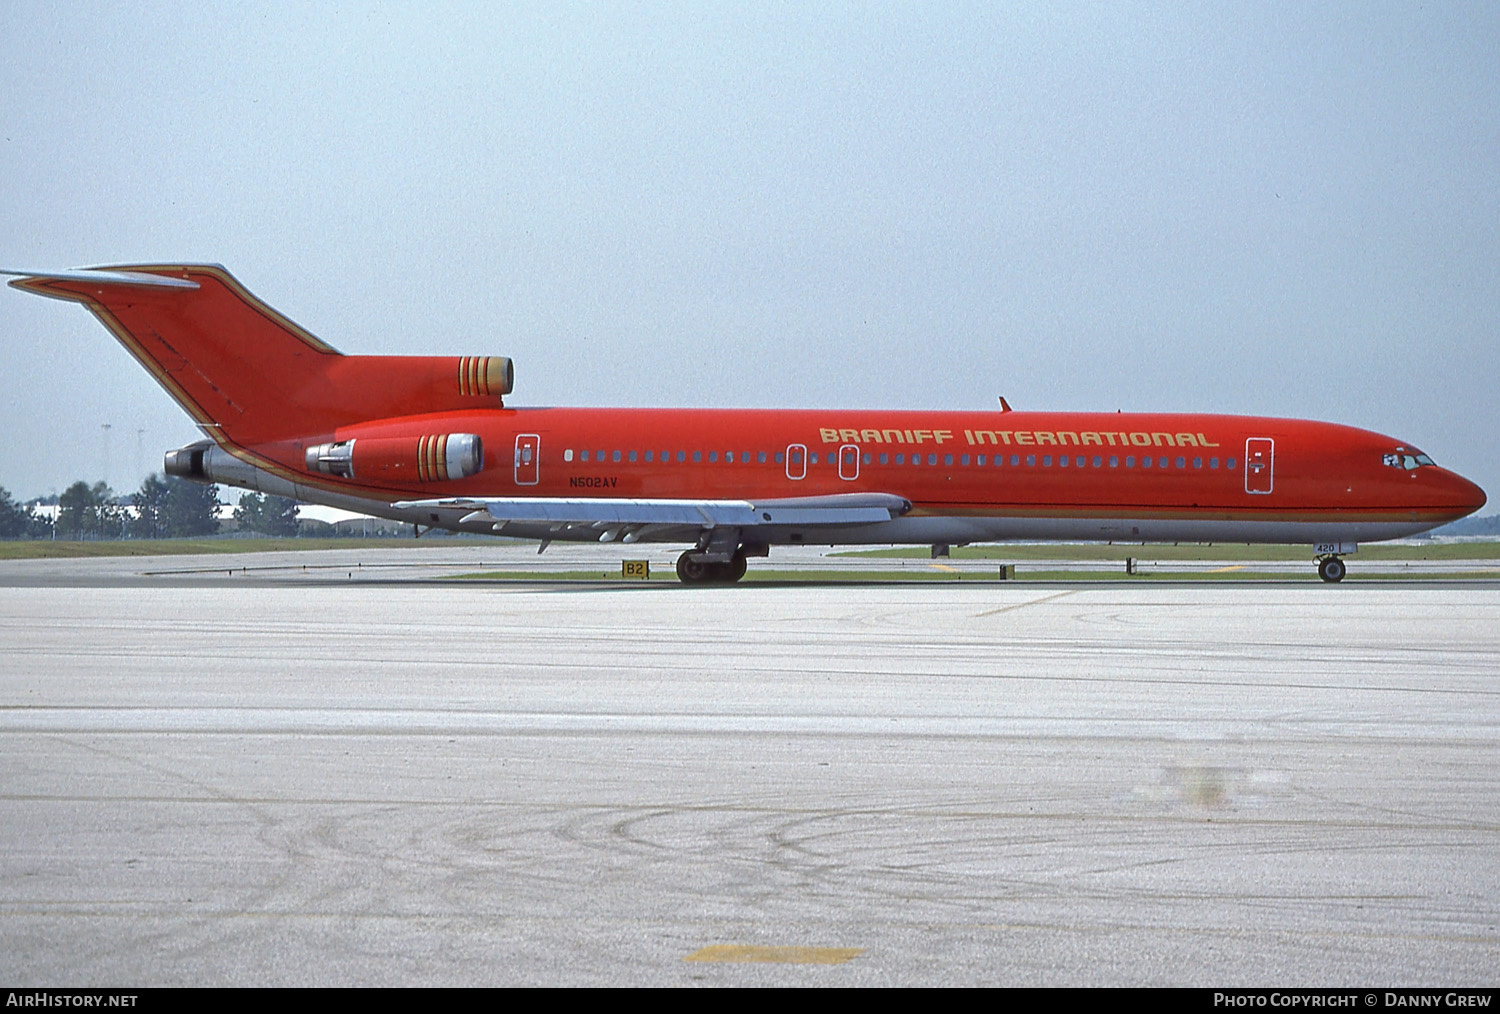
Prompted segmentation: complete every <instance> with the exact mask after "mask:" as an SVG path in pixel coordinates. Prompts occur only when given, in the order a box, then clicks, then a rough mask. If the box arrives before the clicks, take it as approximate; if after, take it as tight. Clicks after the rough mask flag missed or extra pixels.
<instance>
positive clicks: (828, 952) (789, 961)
mask: <svg viewBox="0 0 1500 1014" xmlns="http://www.w3.org/2000/svg"><path fill="white" fill-rule="evenodd" d="M864 952H865V949H864V948H863V947H756V946H754V945H752V944H712V945H710V946H708V947H703V948H700V949H699V950H696V951H694V952H693V953H692V954H689V955H688V956H687V957H685V958H683V959H682V960H683V961H721V962H737V963H740V964H774V965H842V964H843V963H844V962H846V961H848V960H850V959H851V958H857V957H859V956H860V955H861V954H863V953H864Z"/></svg>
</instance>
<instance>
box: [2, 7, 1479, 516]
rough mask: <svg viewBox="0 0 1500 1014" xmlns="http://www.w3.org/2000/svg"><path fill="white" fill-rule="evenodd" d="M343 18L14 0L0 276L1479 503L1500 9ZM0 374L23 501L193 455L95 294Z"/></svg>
mask: <svg viewBox="0 0 1500 1014" xmlns="http://www.w3.org/2000/svg"><path fill="white" fill-rule="evenodd" d="M330 6H331V5H315V6H313V7H312V8H311V9H309V8H307V7H303V6H301V5H295V6H284V7H279V6H273V5H270V4H261V3H257V4H223V5H215V4H208V5H202V6H200V5H183V4H181V3H172V4H167V5H154V4H149V3H132V4H121V5H112V4H97V3H83V4H70V3H58V2H48V3H42V4H28V3H17V2H6V3H4V4H3V5H0V100H3V101H0V181H3V188H0V267H6V268H21V269H57V268H69V267H79V266H85V265H93V264H107V263H128V262H162V261H169V262H191V261H213V262H220V263H223V264H224V265H226V266H227V267H228V268H229V269H230V270H231V271H232V272H233V273H234V274H235V275H236V276H237V277H238V278H239V279H240V280H241V281H242V282H243V283H244V284H245V285H246V286H247V287H248V288H249V289H250V290H251V291H253V292H255V293H256V294H257V295H259V296H260V297H261V298H262V299H264V300H265V301H266V302H268V303H270V304H271V305H272V306H275V307H276V308H278V309H279V310H281V311H282V312H283V313H285V314H287V315H288V316H290V317H291V318H292V319H294V320H296V321H298V322H299V323H301V324H303V325H304V326H305V327H307V328H308V329H309V330H311V331H312V332H313V333H315V334H317V335H318V336H319V337H321V338H323V339H324V340H326V341H328V342H329V343H331V344H333V345H334V346H336V347H337V348H339V349H340V350H342V351H345V352H351V353H360V352H364V353H376V352H380V353H409V354H420V353H434V354H472V353H479V354H501V355H509V356H512V357H514V358H515V360H516V376H517V391H516V394H515V396H514V397H513V398H512V399H511V401H512V403H514V404H519V405H524V404H538V405H545V404H553V405H686V406H749V407H783V406H786V407H892V408H932V409H988V408H991V407H993V406H994V405H995V397H996V395H997V394H1004V395H1006V396H1007V398H1008V399H1009V401H1010V403H1011V404H1012V405H1013V406H1014V407H1016V408H1034V409H1105V410H1114V409H1117V408H1122V409H1125V410H1126V411H1137V410H1139V411H1152V410H1165V411H1211V412H1234V413H1244V414H1265V415H1286V416H1300V417H1308V418H1317V419H1326V420H1332V421H1337V422H1344V423H1350V424H1353V425H1356V426H1363V427H1366V428H1369V429H1374V430H1377V431H1380V432H1384V433H1388V434H1391V435H1393V436H1397V437H1400V438H1402V439H1404V440H1407V441H1411V442H1413V443H1415V444H1416V445H1417V446H1419V447H1421V448H1422V449H1424V450H1426V451H1427V452H1428V453H1430V454H1432V455H1433V456H1434V457H1435V458H1436V459H1437V460H1438V461H1439V462H1440V463H1442V464H1446V465H1449V466H1451V467H1453V468H1455V469H1457V470H1458V471H1460V472H1462V473H1464V474H1466V475H1468V476H1469V477H1470V478H1472V479H1474V480H1475V481H1477V482H1479V483H1480V484H1481V485H1483V486H1485V487H1486V489H1487V490H1488V491H1489V492H1490V493H1491V495H1492V497H1494V496H1497V495H1500V455H1497V453H1496V450H1495V447H1496V440H1497V438H1500V425H1497V421H1500V419H1497V416H1500V396H1497V395H1500V392H1497V387H1500V342H1497V341H1496V331H1497V328H1500V323H1497V321H1500V186H1497V184H1500V58H1497V54H1500V4H1495V3H1489V2H1476V3H1468V4H1454V3H1431V2H1428V3H1420V4H1419V3H1411V4H1379V3H1342V4H1333V5H1321V4H1311V3H1305V2H1297V3H1289V4H1272V3H1255V4H1235V5H1220V4H1211V3H1181V4H1161V5H1158V4H1146V5H1134V4H1105V5H1096V4H1087V5H1073V4H1068V3H1055V2H1049V3H1046V4H1037V5H1020V7H1019V9H1017V10H1012V11H1006V10H996V9H995V8H997V7H998V6H1000V5H996V4H992V3H986V4H976V5H938V4H926V3H924V4H910V5H905V4H902V5H889V6H885V5H877V4H873V3H857V4H852V5H848V6H840V5H836V4H832V3H824V2H819V3H815V4H792V5H779V4H770V3H754V4H750V3H734V4H707V3H684V4H631V5H628V6H615V5H580V6H566V5H563V4H560V3H553V2H548V3H536V4H524V5H518V6H515V7H502V6H500V5H496V4H484V5H474V6H470V5H454V6H440V5H436V4H433V3H421V4H412V5H378V6H375V5H371V6H366V5H360V4H345V5H340V6H339V8H338V9H334V10H331V9H329V8H330ZM0 357H3V362H0V365H3V369H0V385H3V394H0V397H3V399H4V400H3V406H4V408H3V411H4V416H3V418H4V423H5V439H4V441H3V445H0V485H3V486H5V487H6V488H8V489H9V490H10V491H11V492H12V493H14V494H16V495H17V496H18V497H30V496H34V495H37V494H43V493H48V492H52V491H59V490H61V489H62V488H64V487H65V486H66V485H67V484H69V483H70V482H72V481H73V480H74V479H77V478H80V477H82V478H87V479H90V480H94V479H98V478H101V477H104V478H107V479H108V481H109V482H110V483H111V484H112V485H113V486H115V487H116V488H117V489H121V490H131V489H134V488H135V487H136V486H138V485H139V483H140V480H141V479H142V478H143V477H144V476H145V474H146V473H147V472H149V471H152V470H155V469H159V468H160V462H161V452H162V451H163V450H165V449H167V448H171V447H176V446H179V445H181V444H184V443H188V442H190V441H192V440H194V439H196V438H197V431H196V430H195V428H194V427H193V426H192V425H191V424H190V423H189V422H188V420H187V417H186V416H185V415H184V414H183V413H182V412H181V411H180V410H179V409H177V407H176V406H175V405H174V404H173V403H172V402H171V401H170V399H168V398H167V396H166V395H165V393H164V392H162V391H161V389H160V388H158V387H157V386H156V385H155V383H154V382H153V381H151V380H150V378H149V377H148V376H147V375H146V374H145V372H144V371H143V370H141V369H140V368H139V367H138V366H137V365H136V364H135V363H134V361H133V360H132V359H131V358H130V357H129V356H128V355H127V354H126V353H125V351H124V350H123V349H121V348H120V347H119V345H117V344H116V343H115V341H114V340H113V339H112V338H111V337H110V336H109V334H108V333H107V332H106V331H105V330H104V329H103V328H102V327H101V326H100V325H98V324H97V322H95V321H94V319H93V318H92V317H91V316H90V315H89V314H88V313H87V312H85V311H84V310H82V309H81V308H79V307H76V306H72V305H69V304H65V303H58V302H55V301H51V300H44V299H39V298H36V297H34V296H30V295H27V294H24V293H20V292H17V291H15V290H9V289H7V290H4V291H0ZM106 424H107V425H108V426H109V427H110V428H109V429H108V430H106V429H105V428H104V427H105V425H106ZM1493 511H1494V507H1493V505H1492V506H1491V507H1489V508H1486V513H1492V512H1493Z"/></svg>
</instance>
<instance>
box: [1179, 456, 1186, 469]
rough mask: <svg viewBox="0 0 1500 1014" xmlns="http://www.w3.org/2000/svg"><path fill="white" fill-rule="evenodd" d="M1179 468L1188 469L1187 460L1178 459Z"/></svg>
mask: <svg viewBox="0 0 1500 1014" xmlns="http://www.w3.org/2000/svg"><path fill="white" fill-rule="evenodd" d="M1177 467H1178V468H1186V467H1187V458H1178V459H1177Z"/></svg>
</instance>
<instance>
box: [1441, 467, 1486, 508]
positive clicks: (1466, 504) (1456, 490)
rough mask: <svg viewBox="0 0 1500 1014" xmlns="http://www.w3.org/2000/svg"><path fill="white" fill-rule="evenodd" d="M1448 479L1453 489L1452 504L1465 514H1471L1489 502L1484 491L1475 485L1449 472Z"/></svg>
mask: <svg viewBox="0 0 1500 1014" xmlns="http://www.w3.org/2000/svg"><path fill="white" fill-rule="evenodd" d="M1448 477H1449V481H1450V482H1451V484H1452V487H1453V500H1454V503H1455V504H1456V505H1457V506H1459V507H1462V508H1463V511H1464V513H1465V514H1473V513H1474V512H1475V511H1477V510H1479V508H1481V507H1483V506H1484V505H1485V504H1486V503H1487V502H1488V501H1489V497H1487V496H1485V495H1484V490H1482V489H1480V488H1479V486H1478V485H1476V484H1475V483H1472V482H1470V481H1469V480H1468V479H1465V478H1464V477H1463V476H1461V475H1458V474H1457V473H1454V472H1449V473H1448Z"/></svg>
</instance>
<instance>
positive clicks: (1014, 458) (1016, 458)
mask: <svg viewBox="0 0 1500 1014" xmlns="http://www.w3.org/2000/svg"><path fill="white" fill-rule="evenodd" d="M996 460H997V461H998V460H999V459H998V458H997V459H996ZM1020 463H1021V456H1020V455H1019V454H1012V455H1011V456H1010V467H1011V468H1015V467H1016V466H1017V465H1019V464H1020ZM1027 464H1028V465H1029V464H1031V462H1029V461H1028V462H1027Z"/></svg>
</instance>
